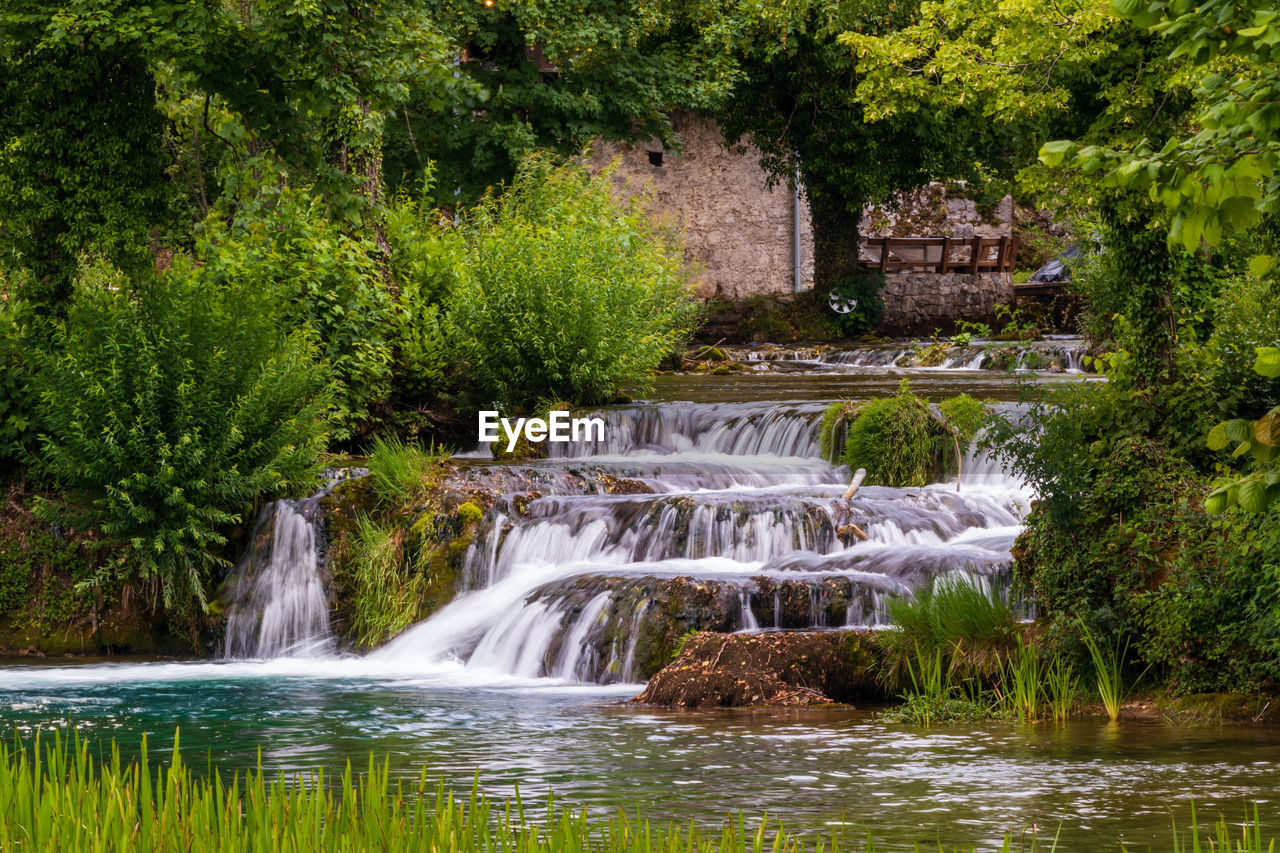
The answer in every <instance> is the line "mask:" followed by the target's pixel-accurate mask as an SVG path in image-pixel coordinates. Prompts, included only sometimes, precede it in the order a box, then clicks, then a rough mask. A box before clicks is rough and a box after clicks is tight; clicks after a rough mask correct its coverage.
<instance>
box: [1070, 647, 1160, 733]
mask: <svg viewBox="0 0 1280 853" xmlns="http://www.w3.org/2000/svg"><path fill="white" fill-rule="evenodd" d="M1080 633H1081V638H1082V639H1083V641H1084V645H1085V648H1086V649H1088V650H1089V657H1090V658H1091V659H1092V660H1093V671H1094V673H1095V674H1096V676H1097V686H1098V697H1099V698H1100V699H1101V700H1102V707H1103V708H1105V709H1106V711H1107V716H1108V717H1110V718H1111V722H1113V723H1114V722H1115V721H1116V720H1118V719H1120V706H1121V705H1123V704H1124V700H1125V697H1126V696H1128V691H1127V690H1126V689H1125V687H1124V674H1123V671H1122V670H1123V668H1124V659H1125V657H1126V656H1127V655H1128V654H1129V642H1128V641H1127V640H1126V641H1125V642H1124V644H1123V645H1121V644H1120V640H1119V639H1118V638H1117V639H1116V640H1115V642H1113V643H1109V644H1107V645H1106V646H1103V645H1102V644H1101V643H1100V642H1099V641H1098V639H1097V638H1096V637H1094V636H1093V634H1092V633H1091V632H1090V631H1089V629H1087V628H1085V627H1084V625H1083V624H1082V625H1081V626H1080ZM1145 674H1146V670H1143V672H1142V675H1145ZM1142 675H1139V676H1138V679H1141V678H1142ZM1136 683H1137V681H1136V680H1135V682H1134V684H1136Z"/></svg>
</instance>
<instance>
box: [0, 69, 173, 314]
mask: <svg viewBox="0 0 1280 853" xmlns="http://www.w3.org/2000/svg"><path fill="white" fill-rule="evenodd" d="M0 76H3V78H4V79H3V82H0V252H3V253H4V255H6V256H8V257H7V258H6V260H8V261H9V262H10V263H12V264H14V265H15V266H17V265H25V266H27V267H28V268H29V269H30V271H31V276H29V277H27V278H26V279H25V281H26V282H27V283H26V284H25V285H24V287H23V290H24V295H25V297H26V298H27V299H28V301H29V302H30V303H31V304H32V305H33V306H34V307H35V308H36V309H37V310H40V311H46V310H49V309H50V308H51V307H52V306H55V305H58V304H60V303H62V302H63V301H65V300H66V299H67V297H68V296H69V294H70V288H71V280H72V278H73V277H74V274H75V270H76V265H77V262H78V256H79V254H80V253H81V252H83V251H94V252H96V253H99V254H101V255H103V256H105V257H107V258H109V259H111V260H112V261H113V262H114V263H116V264H118V265H120V266H122V267H124V268H126V269H130V270H137V269H139V268H144V267H145V266H146V264H147V263H148V262H149V255H148V253H147V251H146V250H147V243H148V241H149V237H150V233H151V231H152V229H153V228H154V227H156V226H157V224H158V223H159V222H160V221H161V219H162V214H163V212H164V211H165V210H166V204H165V202H166V196H167V194H168V181H167V178H166V176H165V171H164V170H165V158H164V156H163V152H162V151H161V148H160V143H161V138H162V136H161V135H162V133H163V129H164V124H163V117H162V116H161V115H160V113H159V112H158V111H157V110H156V106H155V101H156V91H155V84H154V82H153V81H152V79H151V77H150V75H149V73H148V71H147V69H146V66H145V63H143V62H142V60H141V59H140V58H139V57H137V56H136V55H134V54H133V53H132V52H131V51H129V50H128V49H127V48H125V47H124V46H122V45H118V44H117V45H112V46H109V47H108V46H95V45H82V46H77V45H73V44H62V45H58V46H56V47H54V46H51V47H49V48H46V49H42V50H33V51H30V52H28V53H25V54H23V55H15V54H14V53H7V55H0Z"/></svg>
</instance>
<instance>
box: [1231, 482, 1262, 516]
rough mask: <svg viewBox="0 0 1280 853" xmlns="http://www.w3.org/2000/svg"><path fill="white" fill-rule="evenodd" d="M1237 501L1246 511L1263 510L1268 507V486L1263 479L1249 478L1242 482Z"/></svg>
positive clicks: (1237, 493)
mask: <svg viewBox="0 0 1280 853" xmlns="http://www.w3.org/2000/svg"><path fill="white" fill-rule="evenodd" d="M1236 501H1237V503H1239V504H1240V508H1241V509H1242V510H1244V511H1245V512H1262V511H1263V510H1264V509H1266V508H1267V486H1266V484H1265V483H1263V482H1262V480H1261V479H1257V478H1254V479H1249V480H1245V481H1244V482H1243V483H1241V484H1240V489H1239V491H1237V492H1236Z"/></svg>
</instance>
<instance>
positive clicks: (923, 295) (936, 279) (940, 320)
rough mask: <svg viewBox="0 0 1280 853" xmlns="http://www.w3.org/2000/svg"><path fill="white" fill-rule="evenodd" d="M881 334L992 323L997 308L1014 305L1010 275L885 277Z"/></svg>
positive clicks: (900, 274)
mask: <svg viewBox="0 0 1280 853" xmlns="http://www.w3.org/2000/svg"><path fill="white" fill-rule="evenodd" d="M884 280H885V284H884V290H883V291H882V296H883V297H884V321H883V322H882V323H881V327H880V328H881V330H882V331H885V332H890V333H896V334H904V335H905V334H927V333H929V332H932V331H933V330H934V329H937V328H939V327H943V328H945V327H948V326H951V325H952V324H953V323H954V322H955V321H956V320H969V321H971V322H981V323H992V322H993V321H994V320H995V313H996V305H999V304H1000V303H1012V302H1013V277H1012V276H1011V275H1009V274H1008V273H978V274H977V275H969V274H968V273H947V274H945V275H940V274H938V273H898V274H896V275H887V276H885V279H884Z"/></svg>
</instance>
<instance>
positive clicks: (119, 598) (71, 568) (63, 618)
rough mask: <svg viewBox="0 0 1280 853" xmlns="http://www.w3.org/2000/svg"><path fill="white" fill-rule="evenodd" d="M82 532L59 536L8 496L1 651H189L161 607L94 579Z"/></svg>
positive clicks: (0, 545)
mask: <svg viewBox="0 0 1280 853" xmlns="http://www.w3.org/2000/svg"><path fill="white" fill-rule="evenodd" d="M88 545H89V543H88V540H87V538H86V537H84V536H77V535H75V534H73V533H66V534H64V535H59V534H58V533H55V532H54V531H53V530H52V529H50V528H48V527H46V526H45V525H43V524H42V523H40V522H39V521H37V520H35V519H34V518H31V517H30V516H28V515H27V514H26V511H25V510H24V509H23V508H22V501H21V500H19V499H17V498H15V497H13V496H11V501H10V503H9V505H8V507H7V511H6V512H5V514H4V516H3V517H0V653H3V654H35V655H76V654H110V653H116V652H132V653H152V654H154V653H158V652H169V651H190V645H189V644H188V643H183V642H181V641H180V640H178V639H177V638H175V637H172V636H171V635H170V634H169V630H168V626H167V625H166V622H165V617H164V613H163V611H162V610H161V609H160V608H158V607H149V606H146V605H144V604H143V603H142V602H140V601H136V600H131V599H134V598H136V597H135V596H131V595H130V594H129V591H128V590H127V589H125V588H122V587H120V586H119V585H118V584H117V585H114V586H107V587H103V586H100V585H95V584H94V583H93V582H92V581H93V579H94V578H95V576H96V573H97V565H98V560H99V559H100V558H103V557H105V555H101V554H99V553H95V552H94V551H92V550H90V548H89V547H88Z"/></svg>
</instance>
